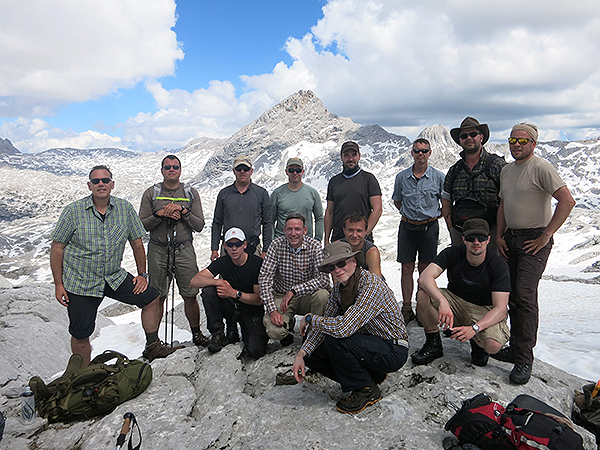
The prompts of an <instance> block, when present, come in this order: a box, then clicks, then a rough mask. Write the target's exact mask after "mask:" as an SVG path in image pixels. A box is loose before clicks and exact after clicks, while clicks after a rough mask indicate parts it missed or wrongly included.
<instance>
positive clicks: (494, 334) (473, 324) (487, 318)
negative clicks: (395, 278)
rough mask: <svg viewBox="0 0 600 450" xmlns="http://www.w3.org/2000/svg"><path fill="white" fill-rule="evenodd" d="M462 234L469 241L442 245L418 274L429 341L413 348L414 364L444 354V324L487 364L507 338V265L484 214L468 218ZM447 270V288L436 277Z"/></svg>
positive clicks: (419, 298)
mask: <svg viewBox="0 0 600 450" xmlns="http://www.w3.org/2000/svg"><path fill="white" fill-rule="evenodd" d="M462 239H463V243H464V246H461V247H457V246H452V247H448V248H446V249H444V250H442V251H441V252H440V254H439V255H438V256H437V257H436V258H435V259H434V260H433V261H432V262H431V264H429V265H428V266H427V268H426V269H425V270H424V271H423V273H422V274H421V276H420V277H419V291H418V292H417V315H418V316H419V320H420V321H421V322H422V323H423V327H424V329H425V344H424V345H423V347H421V349H420V350H418V351H417V352H415V353H413V355H412V357H411V358H412V361H413V363H415V364H418V365H422V364H428V363H430V362H431V361H433V360H435V359H437V358H440V357H441V356H443V355H444V351H443V347H442V340H441V338H440V332H439V328H438V327H439V326H441V327H442V329H443V330H444V334H445V335H446V336H448V337H450V338H452V339H456V340H457V341H460V342H466V341H469V342H470V343H471V362H472V363H473V364H474V365H476V366H485V365H486V364H487V362H488V359H489V354H490V353H497V352H498V351H499V350H500V349H501V348H502V346H503V345H504V344H505V343H506V342H508V338H509V329H508V325H507V323H506V312H507V309H508V296H509V293H510V277H509V272H508V265H507V264H506V261H504V260H503V259H502V258H501V257H500V255H498V254H497V253H496V252H490V251H488V245H489V242H490V239H491V238H490V228H489V225H488V223H487V221H485V220H484V219H470V220H467V221H466V222H465V223H464V226H463V237H462ZM445 270H447V271H448V288H447V289H440V288H438V286H437V283H436V281H435V280H436V278H438V277H439V276H440V275H441V274H442V273H443V272H444V271H445Z"/></svg>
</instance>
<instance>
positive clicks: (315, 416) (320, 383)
mask: <svg viewBox="0 0 600 450" xmlns="http://www.w3.org/2000/svg"><path fill="white" fill-rule="evenodd" d="M109 323H110V321H109V319H107V318H105V317H100V316H99V318H98V326H99V327H101V326H104V325H107V324H109ZM409 333H410V341H411V352H412V351H414V349H416V348H418V347H420V346H421V345H422V343H423V341H424V336H423V331H422V329H421V328H418V327H417V326H416V325H415V324H414V322H413V323H411V324H410V326H409ZM0 344H1V345H2V353H1V354H0V411H2V412H3V413H4V415H5V416H6V417H7V421H6V429H5V432H4V438H3V440H2V441H1V442H0V448H9V449H11V450H19V449H24V450H25V449H28V450H31V449H48V450H51V449H56V450H59V449H60V450H65V449H81V450H85V449H99V448H114V446H115V443H116V438H117V436H118V434H119V431H120V428H121V425H122V423H123V414H124V413H125V412H128V411H131V412H133V413H134V414H135V416H136V417H137V420H138V422H139V425H140V428H141V431H142V435H143V443H142V449H165V450H167V449H186V448H190V449H192V448H193V449H265V450H266V449H276V450H282V449H291V448H293V449H336V448H339V449H369V450H370V449H411V450H422V449H441V448H442V440H443V439H444V437H446V436H449V435H450V434H449V433H448V432H446V431H444V424H445V422H446V421H447V420H448V419H449V418H450V417H451V416H452V414H453V410H452V408H451V407H450V404H455V405H460V402H461V401H462V400H463V399H466V398H470V397H472V396H474V395H475V394H478V393H480V392H486V393H488V394H490V395H491V396H492V397H493V398H494V399H496V400H497V401H499V402H501V403H502V404H507V403H508V402H510V401H511V400H512V399H513V398H514V397H516V396H517V395H518V394H522V393H527V394H530V395H534V396H536V397H538V398H540V399H541V400H544V401H545V402H547V403H549V404H550V405H552V406H554V407H555V408H557V409H558V410H560V411H562V412H564V413H565V414H567V415H569V414H570V411H571V406H572V398H573V390H574V389H580V388H581V386H582V385H583V384H586V381H585V380H583V379H581V378H578V377H575V376H573V375H570V374H568V373H566V372H564V371H562V370H559V369H557V368H555V367H553V366H551V365H548V364H545V363H543V362H541V361H536V363H535V365H534V369H533V376H532V379H531V381H530V382H529V383H528V384H527V385H525V386H513V385H510V384H508V373H509V371H510V369H511V368H512V366H511V365H510V364H505V363H501V362H497V361H494V360H490V363H489V364H488V366H487V367H483V368H481V367H475V366H473V365H472V364H471V362H470V346H469V345H468V344H460V343H457V342H455V341H451V340H448V339H444V351H445V356H444V357H443V358H440V359H438V360H436V361H435V362H434V363H432V364H431V365H429V366H425V367H413V365H412V363H411V362H410V361H409V362H408V363H407V364H406V366H405V367H404V368H403V369H401V370H400V371H398V372H396V373H393V374H390V375H389V377H388V378H387V380H386V381H385V382H384V383H383V384H382V386H381V388H382V392H383V395H384V398H383V400H381V401H380V402H379V403H377V404H376V405H375V406H373V407H370V408H367V409H366V410H365V411H363V412H362V413H359V414H357V415H355V416H349V415H345V414H340V413H339V412H337V410H336V409H335V402H336V401H337V400H338V399H339V398H340V397H341V396H342V395H343V394H342V392H341V390H340V388H339V385H338V384H337V383H334V382H332V381H330V380H328V379H326V378H324V377H322V376H320V375H316V374H313V375H310V376H309V377H308V379H307V381H306V382H305V383H302V384H300V385H296V386H275V375H276V374H277V372H280V371H285V370H286V369H288V368H291V364H292V362H293V357H294V355H295V353H296V351H297V350H298V346H299V345H300V340H299V338H296V342H295V344H294V345H292V346H291V347H288V348H285V349H281V348H280V346H279V344H272V347H271V348H270V351H269V353H268V354H267V355H266V356H265V357H264V358H262V359H260V360H259V361H256V362H253V363H250V364H246V365H242V364H241V363H240V362H239V361H237V360H236V358H235V357H236V356H237V354H238V353H239V352H240V350H241V347H240V344H237V345H229V346H227V347H225V348H224V349H223V350H222V351H221V352H220V353H218V354H216V355H210V354H209V353H208V352H207V351H206V350H203V349H198V348H196V347H195V346H188V347H186V348H184V349H181V350H178V351H177V352H176V353H174V354H173V355H171V356H169V357H168V358H167V359H164V360H156V361H154V362H153V363H152V368H153V370H154V379H153V381H152V384H151V385H150V387H149V388H148V389H147V390H146V392H144V393H143V394H141V395H140V396H139V397H138V398H136V399H134V400H131V401H129V402H127V403H125V404H123V405H121V406H119V407H118V408H117V409H116V410H115V411H114V412H113V413H112V414H110V415H108V416H105V417H102V418H98V419H94V420H88V421H82V422H74V423H70V424H51V425H48V424H47V423H46V421H45V420H42V419H35V420H34V421H33V422H32V423H31V424H29V425H22V424H21V423H20V422H19V420H18V415H19V412H20V398H19V395H20V393H21V392H22V391H23V389H24V386H25V385H26V384H27V382H28V380H29V378H30V377H31V376H34V375H39V376H41V377H42V378H43V379H44V380H48V379H49V378H50V377H51V376H53V375H55V374H57V373H59V372H61V371H62V370H64V367H65V365H66V362H67V360H68V358H69V354H70V351H69V338H68V334H67V314H66V309H65V308H63V307H62V306H60V305H59V304H58V302H56V300H55V299H54V289H53V286H51V285H35V286H29V287H22V288H14V289H1V288H0ZM128 356H130V357H132V358H134V357H136V356H138V355H128ZM577 431H578V432H579V433H580V434H581V435H582V436H583V437H584V442H585V448H586V449H590V450H592V449H595V448H596V444H595V440H594V437H593V436H592V435H591V434H590V433H588V432H587V431H585V430H584V429H582V428H579V427H577ZM134 442H135V441H134Z"/></svg>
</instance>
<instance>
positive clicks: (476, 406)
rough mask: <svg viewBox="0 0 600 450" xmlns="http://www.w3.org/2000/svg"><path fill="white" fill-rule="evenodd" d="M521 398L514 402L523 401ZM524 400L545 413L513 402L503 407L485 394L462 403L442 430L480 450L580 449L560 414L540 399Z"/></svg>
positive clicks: (579, 440)
mask: <svg viewBox="0 0 600 450" xmlns="http://www.w3.org/2000/svg"><path fill="white" fill-rule="evenodd" d="M523 397H524V396H519V397H517V398H516V399H515V401H519V399H520V398H521V401H523ZM525 397H526V398H527V401H526V402H525V403H527V402H529V404H530V405H531V404H532V403H534V404H535V405H537V406H542V407H541V408H539V409H543V410H547V411H548V412H540V411H536V410H531V409H526V408H520V407H518V406H517V405H516V404H515V403H514V401H513V403H510V404H509V405H508V406H507V407H506V408H504V407H503V406H502V405H500V404H499V403H496V402H493V401H492V399H491V398H490V397H489V396H488V395H486V394H479V395H476V396H475V397H473V398H471V399H469V400H465V401H464V402H463V403H462V408H461V409H460V410H459V411H458V412H457V413H456V414H455V415H454V416H453V417H452V418H451V419H450V420H449V421H448V422H447V423H446V426H445V427H444V428H445V429H446V430H447V431H451V432H452V433H454V435H455V436H456V437H457V438H458V440H459V444H461V445H464V444H467V443H469V444H474V445H477V446H478V447H480V448H482V449H483V450H501V449H513V450H515V449H516V450H567V449H568V450H583V438H582V437H581V436H580V435H579V434H578V433H576V432H575V431H574V430H573V428H572V427H571V425H570V424H569V422H570V421H569V420H568V419H567V418H566V417H565V416H564V415H563V414H561V413H560V412H558V411H556V410H555V409H553V408H551V407H550V406H548V405H546V404H545V403H543V402H542V401H540V400H537V399H535V398H533V397H529V396H525ZM529 399H533V401H531V400H529ZM556 413H558V414H556Z"/></svg>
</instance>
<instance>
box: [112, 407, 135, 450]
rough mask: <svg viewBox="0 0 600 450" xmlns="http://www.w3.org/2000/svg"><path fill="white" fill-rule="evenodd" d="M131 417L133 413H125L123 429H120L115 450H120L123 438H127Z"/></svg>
mask: <svg viewBox="0 0 600 450" xmlns="http://www.w3.org/2000/svg"><path fill="white" fill-rule="evenodd" d="M132 417H133V413H130V412H128V413H125V415H124V416H123V418H124V419H125V421H124V422H123V427H122V428H121V434H119V437H118V438H117V448H116V449H115V450H120V449H121V448H122V447H123V444H125V438H126V437H127V433H128V432H129V426H130V425H131V418H132Z"/></svg>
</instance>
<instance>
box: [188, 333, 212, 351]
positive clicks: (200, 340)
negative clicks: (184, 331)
mask: <svg viewBox="0 0 600 450" xmlns="http://www.w3.org/2000/svg"><path fill="white" fill-rule="evenodd" d="M192 342H194V344H196V345H197V346H198V347H208V344H210V338H209V337H208V336H204V335H203V334H202V331H198V332H197V333H194V334H193V335H192Z"/></svg>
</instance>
